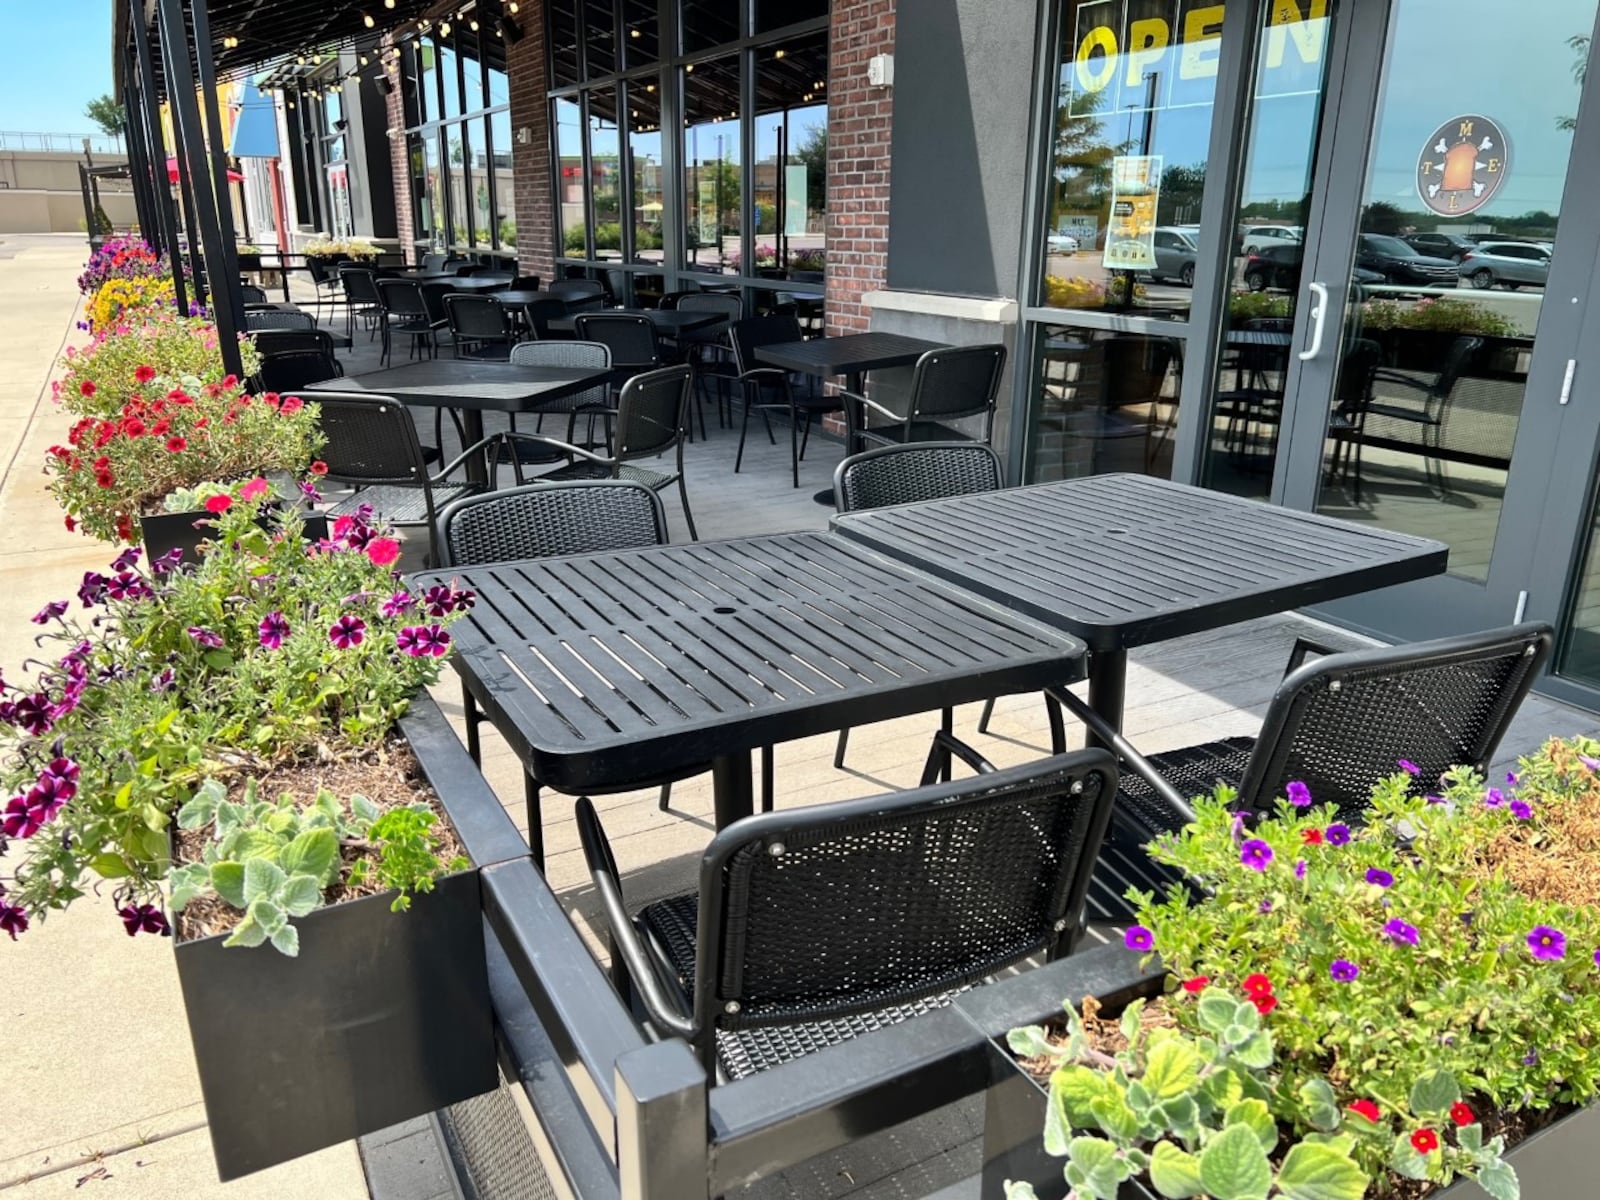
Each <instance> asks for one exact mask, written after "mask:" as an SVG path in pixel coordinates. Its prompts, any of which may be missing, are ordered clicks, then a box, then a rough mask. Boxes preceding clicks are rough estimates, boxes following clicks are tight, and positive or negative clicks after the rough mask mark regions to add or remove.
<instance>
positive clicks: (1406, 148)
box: [1205, 0, 1600, 638]
mask: <svg viewBox="0 0 1600 1200" xmlns="http://www.w3.org/2000/svg"><path fill="white" fill-rule="evenodd" d="M1596 10H1597V0H1547V2H1546V3H1543V4H1541V5H1539V6H1537V9H1536V10H1530V11H1529V13H1528V14H1527V15H1526V19H1520V18H1519V19H1517V20H1507V19H1506V10H1505V8H1504V5H1503V4H1502V3H1499V2H1498V0H1379V2H1377V3H1373V4H1372V5H1371V6H1370V9H1369V8H1368V7H1366V6H1364V7H1363V11H1362V14H1361V15H1362V23H1361V24H1359V25H1356V26H1354V27H1353V28H1352V29H1351V30H1350V31H1349V50H1348V54H1347V55H1346V56H1345V58H1344V60H1343V78H1342V87H1341V100H1340V103H1339V105H1338V108H1337V111H1336V112H1334V111H1332V110H1330V113H1329V115H1330V116H1332V117H1335V118H1336V119H1334V120H1332V121H1325V122H1324V126H1323V136H1322V139H1321V142H1320V143H1319V147H1318V152H1317V155H1316V159H1315V163H1314V166H1313V167H1312V169H1311V171H1310V179H1309V181H1308V182H1309V185H1310V186H1309V192H1308V195H1307V197H1306V199H1305V201H1304V203H1303V204H1302V205H1300V206H1298V207H1295V206H1293V205H1289V206H1287V207H1285V208H1284V209H1283V213H1284V216H1283V219H1280V220H1277V221H1274V222H1272V224H1273V225H1276V226H1277V228H1275V229H1271V230H1270V231H1267V232H1263V231H1262V229H1261V228H1260V226H1261V225H1264V224H1266V222H1265V221H1262V222H1259V223H1258V222H1256V221H1255V220H1254V219H1253V218H1252V217H1251V216H1250V215H1249V214H1250V209H1251V203H1249V202H1247V203H1246V204H1245V205H1244V206H1243V207H1242V208H1241V217H1242V218H1244V219H1243V220H1241V241H1242V242H1247V243H1248V242H1253V243H1255V244H1256V245H1255V252H1254V253H1248V252H1247V251H1248V249H1249V247H1248V246H1244V245H1242V246H1241V255H1240V258H1241V259H1242V261H1243V263H1244V267H1243V271H1242V272H1241V275H1240V283H1241V285H1242V286H1241V290H1240V294H1241V295H1242V296H1243V297H1248V298H1249V299H1247V300H1245V302H1244V305H1245V310H1246V311H1248V312H1249V313H1251V314H1252V316H1251V319H1252V320H1256V321H1265V322H1281V324H1266V325H1265V326H1264V327H1260V333H1261V334H1262V335H1264V336H1262V337H1259V338H1257V339H1255V340H1254V341H1253V342H1251V343H1250V344H1247V345H1245V346H1242V347H1240V349H1239V351H1238V352H1237V354H1236V356H1235V361H1236V362H1237V361H1239V360H1241V359H1244V358H1246V356H1247V354H1253V355H1254V356H1255V357H1254V358H1253V359H1251V360H1250V361H1249V362H1247V363H1246V365H1247V366H1249V367H1250V368H1252V370H1246V371H1243V372H1240V371H1236V372H1235V375H1234V377H1233V378H1232V379H1230V380H1221V381H1219V387H1218V393H1217V394H1218V399H1217V401H1216V404H1217V414H1216V415H1217V418H1218V422H1220V423H1221V425H1220V427H1222V428H1225V429H1226V436H1225V437H1224V438H1222V439H1221V440H1220V441H1219V440H1218V437H1217V435H1216V433H1215V430H1216V428H1218V427H1219V425H1218V422H1214V424H1213V437H1212V443H1211V445H1210V446H1209V447H1208V449H1207V456H1206V459H1205V462H1206V464H1207V467H1206V474H1207V477H1208V479H1210V480H1213V481H1214V482H1215V483H1216V484H1218V485H1221V486H1227V484H1226V483H1225V482H1224V479H1232V478H1235V477H1236V476H1237V475H1238V474H1239V473H1240V472H1239V470H1238V468H1237V467H1236V466H1235V465H1234V464H1235V463H1236V462H1238V461H1239V460H1240V456H1241V455H1243V461H1245V462H1246V463H1248V462H1249V461H1250V460H1251V458H1255V459H1256V460H1259V459H1260V458H1261V450H1260V447H1261V444H1262V434H1261V432H1260V431H1261V429H1262V428H1265V429H1266V432H1267V434H1268V435H1270V438H1269V441H1270V445H1271V447H1272V448H1273V454H1272V455H1271V456H1269V458H1268V462H1267V463H1266V465H1265V466H1261V465H1259V462H1258V465H1257V470H1256V476H1255V478H1257V479H1260V478H1262V477H1266V478H1270V479H1271V481H1272V482H1271V494H1272V495H1273V497H1274V498H1275V499H1278V500H1279V501H1280V502H1284V503H1288V504H1291V505H1294V506H1296V507H1306V508H1314V509H1315V510H1316V511H1318V512H1322V513H1326V514H1328V515H1330V516H1337V517H1342V518H1345V519H1349V520H1355V521H1359V522H1365V523H1370V524H1373V525H1377V526H1381V527H1383V528H1386V529H1394V530H1398V531H1402V532H1406V533H1412V534H1418V535H1421V536H1425V537H1431V538H1435V539H1438V540H1440V541H1443V542H1445V543H1447V544H1448V545H1449V546H1450V566H1449V574H1448V575H1447V576H1446V577H1445V578H1441V579H1433V580H1426V581H1423V582H1420V583H1417V584H1413V585H1408V586H1406V587H1402V588H1394V589H1389V590H1388V591H1386V592H1382V593H1376V594H1372V595H1368V596H1363V597H1357V598H1354V599H1352V600H1349V601H1345V602H1342V603H1340V604H1338V605H1335V606H1331V607H1330V608H1329V610H1328V615H1330V616H1332V617H1334V618H1335V619H1338V620H1341V621H1344V622H1346V623H1350V624H1354V625H1356V626H1361V627H1366V628H1370V629H1372V630H1374V631H1377V632H1380V633H1382V634H1384V635H1385V636H1388V637H1391V638H1416V637H1426V636H1436V635H1439V634H1443V633H1448V632H1453V631H1464V630H1467V629H1474V628H1483V627H1487V626H1490V625H1495V624H1502V623H1505V622H1507V621H1509V620H1511V619H1513V617H1515V616H1517V615H1531V614H1534V613H1536V612H1539V611H1543V612H1545V613H1547V614H1549V615H1552V616H1553V615H1555V614H1556V612H1557V610H1558V609H1559V607H1560V603H1561V602H1560V596H1561V594H1562V593H1563V588H1562V587H1561V586H1559V585H1558V586H1556V587H1553V588H1550V589H1549V591H1550V592H1551V593H1552V594H1551V595H1549V596H1548V597H1541V598H1538V599H1537V602H1535V603H1530V597H1531V595H1532V591H1533V589H1532V588H1531V586H1530V580H1531V577H1532V574H1533V571H1534V567H1535V548H1536V546H1538V545H1539V544H1540V542H1541V538H1543V539H1544V540H1545V545H1546V547H1547V548H1548V547H1549V546H1550V545H1551V544H1552V543H1551V542H1550V540H1549V539H1550V538H1551V537H1552V536H1556V535H1564V536H1565V537H1566V539H1567V540H1568V541H1569V542H1570V541H1572V540H1574V539H1575V537H1576V531H1575V526H1576V525H1577V523H1578V520H1579V516H1578V514H1579V513H1581V512H1582V511H1584V505H1585V500H1586V499H1587V496H1588V492H1587V480H1588V478H1589V476H1590V474H1591V473H1592V472H1589V471H1585V472H1583V473H1582V474H1581V475H1580V477H1579V478H1578V479H1577V480H1573V481H1562V480H1557V479H1553V478H1552V474H1551V469H1550V467H1551V463H1552V462H1553V460H1554V458H1555V456H1556V452H1557V450H1558V448H1559V447H1560V445H1561V443H1562V441H1563V440H1564V439H1571V438H1574V437H1580V436H1584V435H1582V434H1581V433H1580V432H1579V430H1578V429H1577V428H1576V426H1577V425H1578V424H1581V423H1583V422H1585V421H1590V420H1591V419H1592V414H1589V413H1587V412H1586V413H1584V414H1583V415H1582V416H1581V417H1574V419H1572V420H1569V416H1573V414H1569V413H1568V411H1567V409H1568V407H1569V405H1568V403H1567V401H1568V400H1569V399H1570V396H1571V380H1572V373H1573V369H1574V368H1575V365H1576V363H1577V360H1578V358H1579V355H1580V344H1581V342H1582V337H1581V335H1582V329H1583V325H1584V322H1585V320H1586V317H1587V314H1588V311H1589V307H1590V306H1589V298H1590V287H1591V281H1592V280H1593V278H1594V277H1595V259H1596V248H1597V247H1596V237H1597V235H1596V229H1597V225H1600V221H1597V218H1596V216H1595V212H1594V208H1593V206H1592V204H1591V203H1586V202H1585V199H1586V196H1587V195H1588V193H1587V192H1586V191H1585V190H1584V188H1585V186H1587V185H1588V184H1589V182H1590V181H1588V180H1580V179H1579V178H1578V175H1579V174H1580V173H1583V174H1587V173H1590V172H1591V171H1592V166H1591V165H1589V164H1582V166H1581V172H1580V169H1579V164H1574V162H1573V160H1572V154H1573V147H1574V142H1575V137H1576V133H1577V130H1578V128H1579V108H1580V104H1579V102H1580V99H1581V98H1582V96H1583V94H1584V92H1585V91H1586V90H1587V89H1586V86H1585V85H1586V77H1587V72H1586V65H1587V61H1588V56H1589V49H1590V44H1591V38H1592V36H1593V33H1594V26H1595V18H1596ZM1257 133H1258V137H1264V136H1265V134H1264V132H1263V131H1261V130H1258V131H1257ZM1580 162H1581V160H1580ZM1253 179H1254V177H1251V178H1250V179H1249V180H1247V188H1248V186H1250V185H1251V184H1252V182H1253ZM1282 186H1283V185H1279V187H1280V190H1281V188H1282ZM1246 199H1247V201H1248V200H1249V193H1248V191H1247V193H1246ZM1302 213H1303V214H1304V215H1305V222H1304V226H1303V228H1300V227H1299V226H1298V224H1297V221H1296V219H1295V218H1298V217H1299V216H1300V215H1301V214H1302ZM1262 215H1263V216H1264V217H1265V216H1271V215H1273V214H1271V213H1268V212H1265V211H1263V212H1262ZM1297 229H1298V233H1299V237H1300V241H1299V244H1298V246H1295V247H1292V248H1286V243H1285V242H1284V241H1274V242H1271V243H1270V244H1263V243H1266V242H1267V241H1268V238H1273V239H1293V238H1294V237H1295V236H1296V232H1297ZM1261 297H1266V299H1265V300H1263V299H1261ZM1236 303H1237V301H1236ZM1257 307H1259V308H1261V309H1262V311H1261V312H1260V313H1259V314H1257V313H1256V312H1255V309H1256V308H1257ZM1279 307H1283V308H1284V309H1285V310H1286V311H1285V312H1284V313H1282V314H1279V313H1278V312H1277V309H1278V308H1279ZM1236 328H1238V322H1236V321H1235V320H1233V319H1232V318H1230V319H1229V322H1228V331H1227V333H1226V334H1225V336H1226V337H1230V338H1231V335H1232V331H1233V330H1234V329H1236ZM1265 335H1275V336H1265ZM1255 342H1259V343H1260V344H1259V345H1257V344H1255ZM1274 355H1276V356H1277V357H1276V358H1274V357H1273V356H1274ZM1223 361H1224V362H1226V361H1227V360H1226V358H1224V360H1223ZM1262 361H1267V362H1275V363H1276V364H1277V365H1278V367H1279V372H1277V373H1275V372H1274V371H1272V370H1271V369H1264V368H1262V367H1261V366H1260V363H1261V362H1262ZM1569 364H1572V366H1571V367H1569ZM1596 367H1597V369H1600V363H1597V364H1596ZM1241 379H1243V382H1242V383H1241V382H1240V380H1241ZM1280 381H1281V382H1280ZM1224 384H1231V385H1232V390H1233V391H1235V392H1239V391H1244V392H1245V393H1246V397H1247V402H1245V403H1235V404H1234V405H1233V406H1232V407H1231V408H1230V407H1226V406H1225V404H1224V400H1223V397H1224V396H1226V395H1227V393H1228V391H1229V388H1228V387H1225V386H1224ZM1564 389H1565V390H1564ZM1263 397H1265V399H1263ZM1285 397H1287V398H1289V399H1288V400H1287V402H1286V401H1285V399H1284V398H1285ZM1263 414H1265V419H1262V415H1263ZM1251 416H1254V417H1256V418H1257V420H1256V421H1255V423H1254V426H1253V427H1252V425H1251V424H1250V421H1249V418H1250V417H1251ZM1228 422H1231V423H1232V424H1231V425H1229V424H1228ZM1564 424H1565V425H1566V428H1565V429H1563V425H1564ZM1595 432H1596V431H1595V430H1593V429H1590V430H1589V431H1588V432H1587V435H1586V441H1585V442H1584V444H1585V445H1587V446H1589V447H1591V448H1592V447H1593V445H1594V444H1595ZM1278 447H1282V448H1283V449H1282V452H1278ZM1552 522H1553V526H1552ZM1572 557H1573V556H1572V555H1570V554H1569V555H1566V556H1564V557H1563V558H1562V561H1563V562H1570V561H1571V560H1572Z"/></svg>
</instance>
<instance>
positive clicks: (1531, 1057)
mask: <svg viewBox="0 0 1600 1200" xmlns="http://www.w3.org/2000/svg"><path fill="white" fill-rule="evenodd" d="M1597 953H1600V952H1597ZM1538 1061H1539V1052H1538V1051H1537V1050H1529V1051H1528V1052H1527V1053H1526V1054H1524V1055H1523V1056H1522V1065H1523V1066H1525V1067H1531V1066H1534V1065H1536V1064H1537V1063H1538Z"/></svg>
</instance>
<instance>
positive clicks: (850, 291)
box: [826, 0, 895, 334]
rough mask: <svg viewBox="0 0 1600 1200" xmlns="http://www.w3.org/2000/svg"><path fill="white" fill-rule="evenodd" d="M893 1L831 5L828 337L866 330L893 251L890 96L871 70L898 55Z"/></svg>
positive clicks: (850, 0)
mask: <svg viewBox="0 0 1600 1200" xmlns="http://www.w3.org/2000/svg"><path fill="white" fill-rule="evenodd" d="M894 4H895V0H834V3H833V19H832V22H831V24H830V26H829V31H828V222H827V262H828V269H827V285H826V287H827V301H826V305H827V331H828V333H830V334H838V333H859V332H861V331H863V330H865V329H866V328H867V324H868V319H869V318H868V312H867V310H866V309H864V308H863V307H862V305H861V297H862V295H863V294H865V293H867V292H870V291H875V290H877V289H880V288H882V287H883V286H884V280H885V275H886V270H887V263H888V250H889V133H890V129H889V126H890V115H891V113H892V111H893V107H894V100H893V98H892V95H891V90H890V89H889V88H881V87H872V86H870V85H869V84H868V83H867V62H868V60H870V59H871V58H872V56H873V55H875V54H893V53H894V17H895V8H894Z"/></svg>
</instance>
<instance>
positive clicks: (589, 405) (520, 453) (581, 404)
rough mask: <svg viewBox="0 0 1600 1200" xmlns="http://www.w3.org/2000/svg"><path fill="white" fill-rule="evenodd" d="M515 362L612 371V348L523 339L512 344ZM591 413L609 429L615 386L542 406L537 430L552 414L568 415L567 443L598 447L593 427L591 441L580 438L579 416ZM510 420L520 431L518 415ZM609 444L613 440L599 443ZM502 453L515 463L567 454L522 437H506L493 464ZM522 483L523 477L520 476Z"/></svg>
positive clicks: (544, 461)
mask: <svg viewBox="0 0 1600 1200" xmlns="http://www.w3.org/2000/svg"><path fill="white" fill-rule="evenodd" d="M511 364H512V365H513V366H517V367H579V368H584V369H588V370H596V371H608V370H610V369H611V351H610V350H608V349H607V348H606V347H605V346H602V345H600V344H599V343H598V342H576V341H570V340H569V341H552V342H519V343H517V345H515V346H513V347H511ZM580 413H588V414H590V416H591V419H592V417H593V416H600V417H602V418H603V419H604V420H605V422H606V429H607V431H608V435H607V436H608V439H609V430H610V422H611V419H612V417H613V416H615V415H616V409H615V408H613V407H612V402H611V389H610V388H609V387H608V386H605V385H601V386H600V387H596V388H590V389H589V390H588V391H586V392H578V393H577V394H575V395H571V396H562V397H561V398H560V399H558V400H552V401H550V402H549V403H548V404H545V405H541V406H540V409H539V415H538V418H537V420H536V422H535V424H534V427H533V428H534V432H535V433H537V432H539V431H540V430H542V429H543V428H544V419H545V417H546V416H547V415H551V414H565V415H566V417H567V434H566V437H567V442H569V443H571V444H573V445H580V444H583V445H585V448H586V449H593V448H594V435H593V430H592V429H591V430H590V433H589V435H588V437H589V443H587V444H584V443H579V442H578V441H577V437H576V433H577V424H578V415H579V414H580ZM506 420H507V422H508V424H509V426H510V429H511V432H512V433H516V432H517V414H516V413H509V414H507V417H506ZM599 444H600V445H603V446H609V445H610V442H609V440H607V441H606V442H602V443H599ZM501 453H505V454H508V455H509V456H510V457H511V461H512V462H513V464H516V465H518V466H521V465H523V464H548V463H553V462H558V461H560V460H561V459H562V458H563V457H565V455H564V454H563V452H562V451H560V450H557V449H554V448H553V447H551V446H548V445H542V444H540V443H538V442H530V441H525V440H523V439H521V438H506V439H502V442H501V444H500V445H499V446H498V447H496V450H495V452H494V454H492V455H491V457H490V463H491V466H492V467H494V468H497V467H498V464H499V456H500V454H501ZM518 482H521V476H520V475H519V476H518Z"/></svg>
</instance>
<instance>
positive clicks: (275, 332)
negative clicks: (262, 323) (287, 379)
mask: <svg viewBox="0 0 1600 1200" xmlns="http://www.w3.org/2000/svg"><path fill="white" fill-rule="evenodd" d="M250 340H251V341H253V342H255V344H256V353H257V354H259V355H261V357H262V358H269V357H271V356H272V355H275V354H289V353H291V352H293V351H295V350H315V351H316V352H317V353H319V354H326V355H327V356H328V357H329V358H332V357H333V351H334V346H333V335H332V334H331V333H329V332H328V331H327V330H325V329H262V330H259V331H255V332H252V333H251V335H250Z"/></svg>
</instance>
